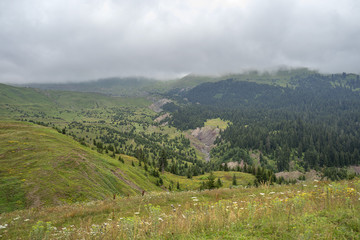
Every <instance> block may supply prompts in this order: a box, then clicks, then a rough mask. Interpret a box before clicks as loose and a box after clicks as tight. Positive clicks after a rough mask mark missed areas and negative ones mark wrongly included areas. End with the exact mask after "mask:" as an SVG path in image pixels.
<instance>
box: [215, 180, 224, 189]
mask: <svg viewBox="0 0 360 240" xmlns="http://www.w3.org/2000/svg"><path fill="white" fill-rule="evenodd" d="M222 186H223V184H222V182H221V180H220V178H218V179H217V182H216V187H217V188H221V187H222Z"/></svg>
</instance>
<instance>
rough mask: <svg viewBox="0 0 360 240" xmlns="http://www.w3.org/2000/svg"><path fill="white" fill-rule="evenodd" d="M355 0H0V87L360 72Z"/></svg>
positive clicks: (359, 16) (359, 24) (359, 29)
mask: <svg viewBox="0 0 360 240" xmlns="http://www.w3.org/2000/svg"><path fill="white" fill-rule="evenodd" d="M359 13H360V1H358V0H342V1H338V0H316V1H315V0H271V1H269V0H172V1H169V0H51V1H49V0H31V1H29V0H0V82H3V83H29V82H69V81H72V82H77V81H86V80H93V79H98V78H106V77H116V76H118V77H127V76H144V77H151V78H159V79H169V78H178V77H181V76H184V75H186V74H189V73H193V74H203V75H219V74H228V73H240V72H242V71H246V70H254V69H256V70H260V71H268V70H274V69H276V68H278V67H283V66H288V67H307V68H310V69H314V70H319V71H320V72H324V73H338V72H352V73H360V14H359Z"/></svg>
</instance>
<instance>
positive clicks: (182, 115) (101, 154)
mask: <svg viewBox="0 0 360 240" xmlns="http://www.w3.org/2000/svg"><path fill="white" fill-rule="evenodd" d="M146 81H147V80H141V81H138V82H136V81H135V82H134V84H130V83H131V82H130V80H128V82H127V84H128V85H126V84H125V85H124V87H122V85H123V84H124V80H121V79H120V80H119V79H112V80H111V81H110V80H103V81H100V80H99V81H98V82H91V83H83V84H76V86H75V85H73V84H68V85H67V84H62V85H51V84H45V85H41V86H40V85H39V86H38V87H41V89H38V88H30V87H19V86H10V85H5V84H0V137H1V141H0V163H1V170H0V213H1V218H0V225H1V226H5V225H4V224H7V225H6V228H3V229H0V238H1V237H4V238H5V239H10V238H14V236H16V235H17V234H19V236H21V239H26V237H27V236H29V234H30V235H31V234H38V235H39V236H38V239H43V238H46V237H47V238H49V237H50V238H58V239H62V238H65V239H66V238H68V239H77V238H79V237H83V238H85V239H113V236H116V238H164V239H166V238H169V237H170V236H175V237H174V238H175V239H188V238H189V237H190V236H191V237H193V238H196V237H199V238H205V239H206V238H207V237H208V236H210V235H208V234H211V236H218V237H229V238H232V237H234V236H235V235H241V234H243V235H241V236H243V237H249V236H252V237H254V238H256V236H258V235H256V230H255V229H257V228H255V227H254V226H259V227H258V228H259V231H261V234H262V235H261V236H265V235H266V233H265V232H266V231H270V232H272V233H275V234H278V236H279V237H281V238H286V237H293V236H297V235H298V234H300V235H301V236H304V237H305V236H307V235H306V234H309V236H311V237H310V238H313V237H315V236H316V233H315V231H313V232H311V231H310V232H306V229H305V228H304V227H303V226H300V225H299V224H300V223H297V221H307V220H306V219H307V218H306V217H304V216H302V215H300V212H301V211H303V210H304V209H305V206H306V209H307V210H306V211H307V214H308V216H312V217H313V220H312V221H313V222H312V223H310V225H309V226H312V228H314V229H315V228H316V229H317V230H319V229H318V228H317V227H316V226H317V225H316V224H315V223H319V224H320V225H321V224H323V226H324V227H325V229H327V233H325V232H321V231H320V233H319V234H320V236H321V237H320V238H324V239H326V238H328V237H329V236H331V237H336V236H346V237H353V236H356V233H358V232H359V229H358V228H356V227H354V226H356V224H357V223H358V221H359V218H358V217H357V216H358V215H357V214H358V211H359V201H358V198H359V197H360V195H359V194H360V193H359V191H360V189H359V183H358V181H359V180H358V175H357V174H358V172H357V168H358V166H359V165H360V154H359V149H360V142H359V141H360V140H359V139H360V131H359V129H360V128H359V121H360V120H359V119H360V115H359V114H360V109H359V106H360V97H359V86H360V85H359V83H360V82H359V76H358V75H355V74H345V75H344V74H331V75H325V74H319V73H317V72H314V71H308V70H306V69H297V70H293V71H279V72H277V73H276V74H270V75H269V74H260V73H257V72H250V73H247V74H238V75H229V76H223V77H201V76H191V75H190V76H187V77H185V78H183V79H179V80H176V81H175V80H173V81H172V82H161V81H157V82H156V83H155V82H152V81H155V80H151V81H150V80H149V81H150V82H146ZM101 83H103V85H101ZM34 86H35V85H34ZM99 86H102V87H99ZM178 86H184V87H182V88H179V87H178ZM54 89H56V90H54ZM70 89H71V91H66V90H70ZM79 89H82V91H80V90H79ZM119 89H121V90H119ZM129 89H131V90H129ZM116 91H118V92H116ZM125 93H126V94H125ZM333 181H341V182H333ZM333 186H338V187H337V188H334V189H333ZM318 187H319V188H318ZM327 189H332V190H327ZM338 189H340V190H338ZM349 189H350V190H349ZM272 192H274V193H272ZM281 192H282V193H281ZM340 192H341V194H342V193H346V194H345V195H344V194H343V195H341V194H340ZM262 193H264V195H263V194H262ZM273 194H276V196H277V197H275V195H273ZM263 196H267V197H266V198H265V197H263ZM345 198H346V199H345ZM194 199H198V200H197V201H195V200H194ZM198 201H199V202H198ZM278 201H279V202H278ZM288 201H289V203H288ZM234 202H236V204H235V205H234ZM280 202H281V203H280ZM171 204H172V205H171ZM157 205H159V208H158V207H157ZM180 205H181V206H182V207H181V208H180V207H176V206H180ZM280 205H281V207H279V206H280ZM149 206H152V207H149ZM210 206H213V207H214V209H213V208H212V207H210ZM329 206H332V207H336V209H335V210H334V212H332V210H330V207H329ZM235 207H236V208H235ZM275 208H276V209H277V210H276V211H275V210H274V209H275ZM226 209H228V210H229V211H227V210H226ZM240 209H241V210H242V211H240ZM172 211H173V212H172ZM252 211H253V212H252ZM277 211H278V212H281V213H282V214H285V215H286V214H288V216H291V217H288V218H287V219H286V218H283V217H282V216H281V214H278V213H277ZM283 211H284V212H283ZM343 211H345V213H344V215H342V212H343ZM203 212H207V213H208V214H209V215H206V214H205V215H202V213H203ZM243 212H244V213H243ZM249 214H255V215H254V219H249ZM260 214H262V215H263V216H265V217H260ZM322 214H325V215H326V216H325V217H324V216H323V215H322ZM332 214H333V215H332ZM15 215H16V216H15ZM17 215H19V216H20V215H21V216H20V218H19V219H22V220H21V221H22V222H21V223H20V221H19V222H16V221H15V220H13V219H14V218H17ZM184 216H185V217H184ZM215 216H221V219H220V218H219V219H215ZM246 216H247V217H246ZM334 216H336V218H337V219H340V218H341V219H342V218H350V219H352V220H351V221H353V222H351V224H350V225H348V223H345V222H344V221H342V220H339V221H338V222H336V220H335V219H334V218H333V217H334ZM160 218H161V219H163V220H164V221H160V222H159V221H158V220H156V219H160ZM188 218H189V219H192V220H191V221H194V224H195V225H194V228H190V225H187V221H188V220H185V219H188ZM265 218H266V219H267V220H264V219H265ZM26 219H30V220H27V221H25V220H26ZM109 219H111V220H109ZM165 219H166V220H165ZM171 219H173V220H171ZM206 219H207V220H206ZM236 219H237V220H236ZM269 219H273V220H274V219H275V221H274V224H273V225H271V224H270V225H269V224H263V223H264V221H265V222H267V221H268V220H269ZM109 221H110V222H109ZM175 221H177V222H179V224H180V225H181V227H179V228H178V227H176V226H177V225H176V224H175ZM269 221H270V220H269ZM319 221H320V222H319ZM321 221H323V222H321ZM47 222H50V225H47V224H48V223H47ZM146 222H147V223H146ZM245 222H251V223H252V225H251V227H249V226H248V225H246V224H245ZM270 222H271V221H270ZM230 223H233V224H230ZM144 224H145V225H144ZM146 224H147V225H146ZM226 224H230V225H226ZM284 224H285V225H287V226H288V230H289V231H288V232H285V231H283V230H282V229H280V227H279V226H280V225H284ZM106 226H111V227H106ZM333 226H341V227H344V228H347V229H348V230H349V229H351V230H349V231H350V232H346V233H339V232H337V231H332V230H330V228H332V227H333ZM17 227H21V229H22V230H16V228H17ZM44 228H45V229H48V230H46V231H45V232H41V231H40V230H39V231H38V232H37V233H35V232H34V229H44ZM64 228H65V229H66V231H65V230H64V231H60V230H59V229H64ZM110 228H111V229H110ZM4 229H6V230H4ZM31 229H33V230H31ZM165 229H166V230H165ZM205 229H210V230H209V233H207V231H205ZM226 229H231V231H230V233H226ZM241 229H242V230H241ZM269 229H271V230H269ZM243 230H244V232H243ZM215 232H218V234H220V235H216V234H215ZM240 232H241V233H240ZM169 234H170V235H169ZM214 234H215V235H214ZM231 234H235V235H231ZM263 234H265V235H263ZM327 234H330V235H327ZM34 236H35V235H34ZM56 236H57V237H56ZM160 236H161V237H160ZM259 236H260V235H259ZM269 236H270V235H269ZM331 237H330V238H331ZM34 238H35V237H34ZM35 239H36V238H35Z"/></svg>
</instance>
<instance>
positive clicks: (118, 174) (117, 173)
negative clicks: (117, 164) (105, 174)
mask: <svg viewBox="0 0 360 240" xmlns="http://www.w3.org/2000/svg"><path fill="white" fill-rule="evenodd" d="M111 171H112V172H113V173H114V175H115V176H116V177H117V178H119V179H120V180H122V181H123V182H124V183H126V184H127V185H129V186H130V187H131V188H132V189H135V190H137V191H139V192H142V191H143V189H142V188H141V187H139V186H138V185H136V184H135V183H133V182H132V181H129V180H127V179H126V178H125V177H127V175H126V174H125V173H124V172H123V171H121V170H120V169H119V168H117V169H116V171H115V170H111Z"/></svg>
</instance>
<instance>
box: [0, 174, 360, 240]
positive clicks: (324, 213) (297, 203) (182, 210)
mask: <svg viewBox="0 0 360 240" xmlns="http://www.w3.org/2000/svg"><path fill="white" fill-rule="evenodd" d="M0 222H1V224H0V225H1V226H0V237H1V238H2V239H29V238H30V239H360V180H359V179H358V178H357V179H354V180H351V181H341V182H328V181H319V182H318V181H314V182H305V183H299V184H295V185H273V186H271V185H262V186H260V187H258V188H255V187H250V188H245V187H238V188H232V189H230V188H224V189H217V190H206V191H184V192H172V193H170V192H152V193H147V194H145V195H144V196H141V195H138V196H133V197H117V198H116V199H113V198H112V199H110V198H109V199H107V200H104V201H93V202H87V203H78V204H65V205H62V206H57V207H45V208H31V209H27V210H21V211H14V212H11V213H3V214H1V216H0Z"/></svg>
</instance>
